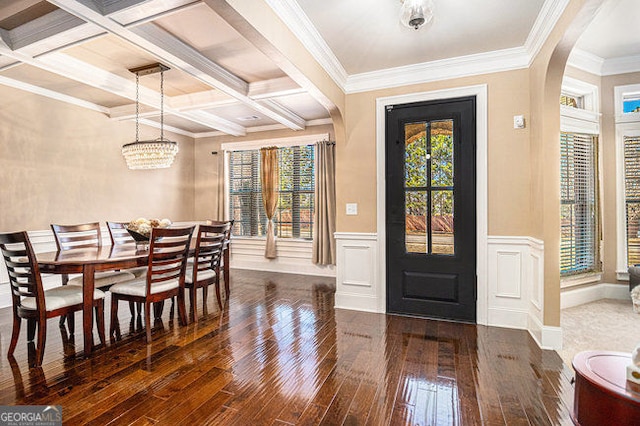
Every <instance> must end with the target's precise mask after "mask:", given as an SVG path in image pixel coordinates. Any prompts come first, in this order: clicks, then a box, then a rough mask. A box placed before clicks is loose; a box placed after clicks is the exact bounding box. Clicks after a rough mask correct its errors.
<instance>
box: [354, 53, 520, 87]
mask: <svg viewBox="0 0 640 426" xmlns="http://www.w3.org/2000/svg"><path fill="white" fill-rule="evenodd" d="M528 66H529V55H528V54H527V51H526V50H525V49H524V47H515V48H512V49H504V50H497V51H494V52H487V53H478V54H474V55H468V56H459V57H457V58H451V59H442V60H438V61H431V62H423V63H420V64H412V65H407V66H404V67H397V68H388V69H386V70H380V71H372V72H368V73H362V74H354V75H351V76H349V78H348V79H347V85H346V87H345V92H346V93H358V92H367V91H370V90H378V89H386V88H391V87H398V86H406V85H409V84H419V83H428V82H432V81H439V80H449V79H452V78H460V77H468V76H472V75H478V74H487V73H493V72H501V71H510V70H515V69H520V68H526V67H528Z"/></svg>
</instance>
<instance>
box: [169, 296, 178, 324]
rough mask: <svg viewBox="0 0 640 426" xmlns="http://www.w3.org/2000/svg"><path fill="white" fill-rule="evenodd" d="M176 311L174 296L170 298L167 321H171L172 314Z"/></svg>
mask: <svg viewBox="0 0 640 426" xmlns="http://www.w3.org/2000/svg"><path fill="white" fill-rule="evenodd" d="M175 313H176V298H175V297H172V298H171V308H170V309H169V321H173V314H175Z"/></svg>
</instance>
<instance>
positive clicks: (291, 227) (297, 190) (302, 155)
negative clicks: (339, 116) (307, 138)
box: [229, 145, 315, 239]
mask: <svg viewBox="0 0 640 426" xmlns="http://www.w3.org/2000/svg"><path fill="white" fill-rule="evenodd" d="M314 156H315V150H314V146H313V145H305V146H291V147H283V148H279V149H278V164H279V168H280V187H279V197H278V208H277V211H276V214H275V215H274V223H275V231H276V235H277V236H278V237H280V238H302V239H312V238H313V208H314V191H315V180H314V179H315V178H314ZM229 205H230V209H229V210H230V216H231V219H233V220H234V221H235V222H234V229H233V233H234V235H238V236H247V237H255V236H265V235H266V232H267V216H266V214H265V212H264V207H263V205H262V190H261V187H260V151H259V150H248V151H232V152H231V153H230V156H229Z"/></svg>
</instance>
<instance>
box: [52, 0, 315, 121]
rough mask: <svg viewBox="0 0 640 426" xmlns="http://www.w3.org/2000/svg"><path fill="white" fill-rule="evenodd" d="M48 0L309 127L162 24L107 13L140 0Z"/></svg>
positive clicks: (269, 112) (265, 110) (257, 106)
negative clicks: (256, 95)
mask: <svg viewBox="0 0 640 426" xmlns="http://www.w3.org/2000/svg"><path fill="white" fill-rule="evenodd" d="M48 1H49V2H50V3H53V4H55V5H56V6H58V7H60V8H61V9H64V10H66V11H67V12H69V13H71V14H73V15H75V16H77V17H79V18H81V19H83V20H85V21H87V22H91V23H93V24H95V25H97V26H99V27H101V28H103V29H105V30H106V31H108V32H110V33H112V34H115V35H117V36H119V37H121V38H122V39H124V40H127V41H128V42H130V43H132V44H133V45H135V46H137V47H140V48H142V49H144V50H146V51H147V52H149V53H151V54H152V55H154V56H156V57H157V58H158V59H159V60H160V61H161V62H163V63H165V64H167V65H169V66H171V67H174V68H178V69H181V70H182V71H185V72H187V73H188V74H190V75H192V76H193V77H195V78H197V79H198V80H200V81H202V82H203V83H205V84H208V85H209V86H211V87H213V88H216V89H218V90H220V91H222V92H224V93H226V94H228V95H229V96H231V97H233V98H235V99H238V100H239V101H241V102H243V103H244V104H246V105H248V106H249V107H251V108H253V109H254V110H256V111H258V112H260V113H262V114H264V115H265V116H267V117H270V118H271V119H273V120H275V121H277V122H279V123H281V124H284V125H285V126H287V127H289V128H290V129H294V130H302V129H304V127H305V121H304V119H302V118H301V117H299V116H297V115H296V114H294V113H292V112H291V111H288V110H286V109H285V108H283V107H281V106H279V105H277V104H275V105H274V103H273V102H262V101H257V100H254V99H252V98H251V97H250V96H249V94H248V93H249V86H248V84H247V83H246V82H245V81H244V80H242V79H240V78H238V77H237V76H235V75H234V74H232V73H230V72H228V71H227V70H225V69H224V68H223V67H221V66H220V65H218V64H216V63H215V62H213V61H212V60H210V59H209V58H207V57H205V56H204V55H202V54H201V53H200V52H198V51H197V50H195V49H194V48H193V47H191V46H189V45H187V44H186V43H184V42H182V41H181V40H179V39H178V38H177V37H174V36H173V35H171V34H170V33H168V32H167V31H165V30H164V29H162V28H160V27H159V26H157V25H155V24H153V23H146V24H142V25H137V26H134V27H131V28H128V27H125V26H123V25H122V24H121V23H119V22H116V21H115V20H114V19H112V18H111V17H110V16H107V15H105V14H104V11H105V10H109V11H111V10H112V9H110V8H107V7H105V4H106V3H109V4H110V5H111V4H112V3H118V4H123V3H127V2H129V1H133V2H135V1H136V0H113V1H111V0H105V1H106V3H105V1H102V2H99V3H96V2H95V1H91V0H82V1H78V0H48ZM101 9H102V12H101Z"/></svg>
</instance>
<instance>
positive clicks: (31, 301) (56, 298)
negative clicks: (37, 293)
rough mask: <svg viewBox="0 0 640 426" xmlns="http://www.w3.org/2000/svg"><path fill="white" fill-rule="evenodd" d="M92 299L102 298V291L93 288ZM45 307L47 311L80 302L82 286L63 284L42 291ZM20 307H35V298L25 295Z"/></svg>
mask: <svg viewBox="0 0 640 426" xmlns="http://www.w3.org/2000/svg"><path fill="white" fill-rule="evenodd" d="M93 298H94V299H96V300H97V299H104V292H103V291H101V290H98V289H95V290H93ZM44 300H45V302H44V303H45V307H46V309H47V311H54V310H56V309H60V308H64V307H66V306H71V305H77V304H79V303H82V288H81V287H78V286H75V285H63V286H60V287H54V288H52V289H49V290H45V291H44ZM22 307H23V308H25V309H36V298H35V297H25V298H24V299H22Z"/></svg>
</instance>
